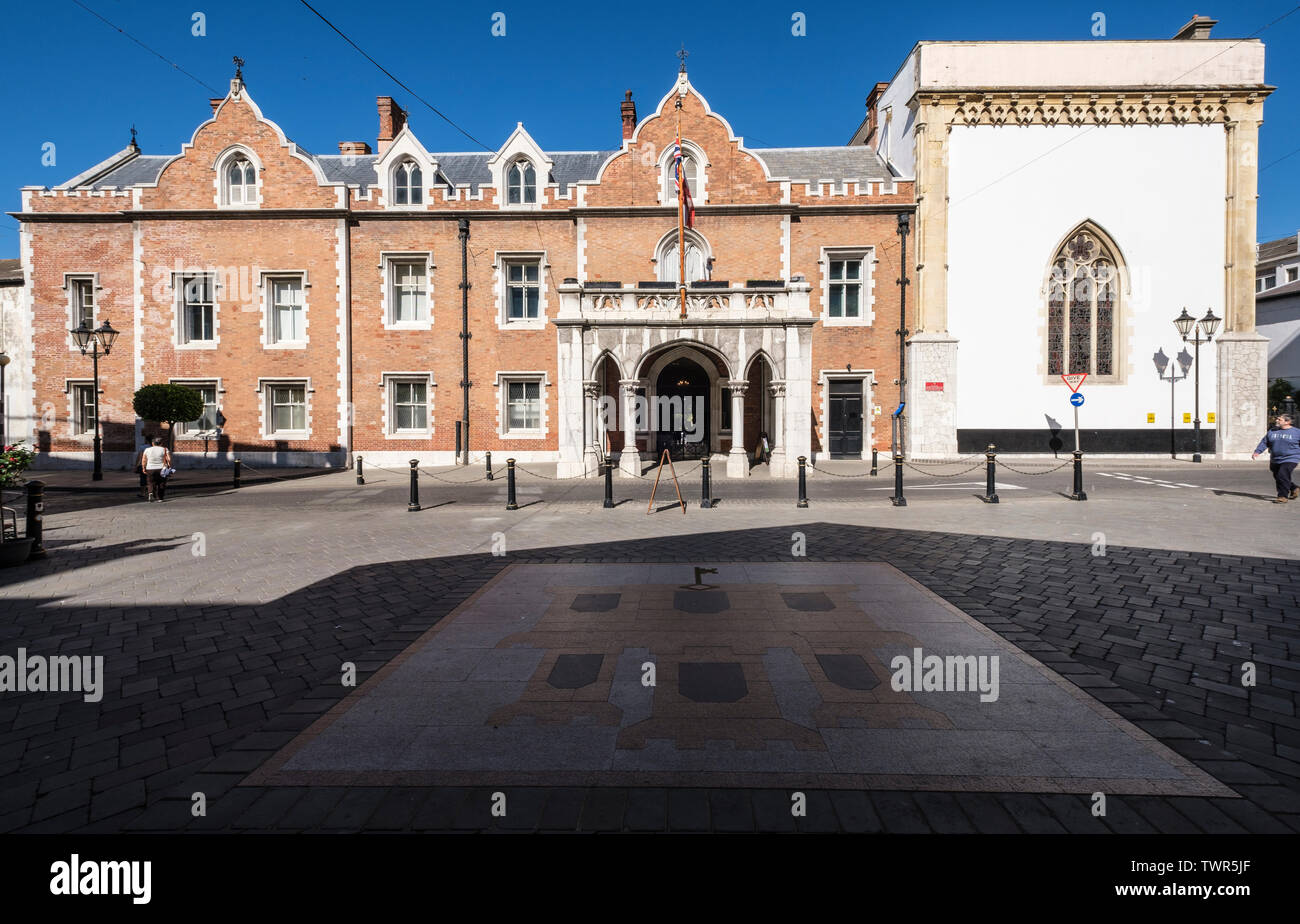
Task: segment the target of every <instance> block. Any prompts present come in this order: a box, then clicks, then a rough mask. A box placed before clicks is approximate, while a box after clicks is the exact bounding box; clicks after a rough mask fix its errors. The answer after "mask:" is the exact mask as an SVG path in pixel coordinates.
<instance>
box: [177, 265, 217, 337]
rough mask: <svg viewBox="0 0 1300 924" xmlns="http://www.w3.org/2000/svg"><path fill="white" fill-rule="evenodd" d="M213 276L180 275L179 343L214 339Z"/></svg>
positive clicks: (214, 304)
mask: <svg viewBox="0 0 1300 924" xmlns="http://www.w3.org/2000/svg"><path fill="white" fill-rule="evenodd" d="M213 283H214V281H213V277H212V276H210V275H207V274H204V275H201V276H182V277H181V294H180V297H181V343H203V342H210V341H212V340H214V339H215V336H216V335H215V331H216V302H215V301H214V299H213V290H214V284H213Z"/></svg>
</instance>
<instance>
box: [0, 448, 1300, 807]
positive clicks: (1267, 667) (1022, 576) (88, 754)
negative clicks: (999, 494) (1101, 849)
mask: <svg viewBox="0 0 1300 924" xmlns="http://www.w3.org/2000/svg"><path fill="white" fill-rule="evenodd" d="M1120 471H1125V470H1124V469H1120ZM1255 474H1256V475H1257V473H1255ZM334 477H335V476H324V477H322V478H319V479H309V482H310V483H298V484H273V485H266V486H261V487H255V488H249V489H244V490H242V491H241V492H239V493H238V494H235V493H222V494H216V495H201V494H198V493H195V494H192V495H190V496H183V495H178V496H177V498H176V499H175V500H173V501H169V502H168V503H167V504H165V505H161V506H160V505H153V506H150V505H146V504H134V505H118V506H112V507H105V508H92V509H82V510H76V511H69V512H65V513H60V512H58V508H57V504H56V506H55V507H54V508H53V511H52V512H51V514H50V516H49V517H48V521H47V533H46V545H47V547H48V548H49V549H50V555H49V557H48V558H47V559H45V560H44V561H41V562H38V563H33V564H30V565H27V566H23V567H21V568H11V569H7V570H5V571H0V613H2V614H3V615H2V616H0V654H6V655H13V654H14V653H15V651H16V649H17V648H19V647H24V648H26V649H27V650H28V651H29V652H30V653H33V654H54V653H62V654H89V655H103V656H104V657H105V661H106V665H105V672H106V676H107V680H106V691H105V694H104V697H103V700H102V701H101V702H98V703H87V702H84V701H82V698H81V697H80V696H79V695H78V694H5V695H4V697H3V699H0V780H3V782H2V783H0V787H2V790H0V830H5V831H16V830H20V831H43V832H69V831H85V832H90V831H99V832H107V831H177V830H186V831H191V830H192V831H246V830H253V831H258V830H286V831H299V830H311V831H355V830H428V829H451V830H480V829H486V828H502V829H508V830H575V829H576V830H623V829H626V830H686V831H689V830H717V831H730V830H755V829H758V830H790V829H801V830H845V831H880V830H883V831H890V832H907V831H942V832H956V831H982V832H1000V831H1006V832H1014V831H1024V832H1048V831H1080V832H1082V831H1118V832H1153V831H1159V832H1171V833H1183V832H1187V833H1195V832H1208V833H1230V832H1275V833H1290V832H1293V831H1296V830H1300V719H1298V718H1297V715H1296V704H1297V699H1298V698H1300V664H1297V658H1296V646H1297V635H1298V634H1300V629H1298V628H1297V616H1298V615H1300V599H1298V597H1300V588H1298V586H1297V582H1296V580H1295V570H1296V566H1295V562H1294V560H1293V558H1284V557H1281V556H1283V555H1287V556H1290V555H1292V554H1293V553H1292V552H1291V551H1290V550H1291V549H1293V547H1294V543H1293V541H1292V540H1291V538H1290V537H1291V536H1294V534H1295V530H1294V526H1293V524H1294V520H1292V519H1290V517H1292V516H1294V515H1295V514H1296V511H1295V510H1292V509H1290V507H1289V506H1288V507H1273V506H1271V505H1266V504H1260V503H1259V502H1257V501H1254V500H1250V499H1248V498H1245V497H1237V496H1231V495H1228V494H1226V493H1225V494H1223V495H1216V494H1215V493H1214V492H1212V491H1209V490H1206V491H1203V492H1192V491H1190V490H1186V491H1185V493H1184V492H1179V491H1174V490H1168V491H1165V490H1162V489H1160V488H1159V486H1154V485H1153V486H1151V487H1150V488H1149V489H1147V490H1146V492H1145V493H1143V492H1139V491H1137V490H1136V489H1131V490H1130V492H1129V493H1128V494H1126V495H1124V496H1123V497H1122V498H1117V499H1114V500H1107V499H1106V498H1105V496H1104V493H1103V495H1102V496H1099V497H1097V498H1095V499H1094V500H1093V501H1090V502H1089V503H1088V504H1072V503H1070V502H1068V501H1065V500H1063V499H1061V498H1059V497H1053V496H1050V495H1049V494H1048V493H1046V492H1044V493H1043V494H1042V495H1041V496H1038V497H1035V498H1028V497H1027V498H1026V499H1025V500H1024V501H1019V500H1017V501H1016V502H1012V501H1011V499H1010V498H1008V499H1007V500H1005V501H1004V503H1003V504H1002V505H1000V506H999V507H992V506H989V505H983V504H979V503H978V502H977V501H975V500H973V499H972V498H971V497H970V496H969V494H956V493H954V494H952V495H949V496H943V497H941V496H939V495H938V494H937V493H936V494H935V495H934V496H932V497H927V498H925V499H919V500H917V501H914V502H913V504H912V506H909V507H908V508H903V509H894V508H891V507H889V505H888V503H887V502H886V501H884V500H883V498H882V499H880V500H878V501H873V502H870V503H868V502H865V501H863V502H854V503H847V502H846V503H835V502H832V501H830V500H825V501H824V502H823V503H822V504H821V506H819V507H818V506H815V507H814V508H812V509H809V510H804V511H798V510H796V509H795V508H794V506H793V504H792V503H789V501H788V499H787V500H786V501H778V500H777V499H775V498H774V499H773V500H771V501H767V502H755V503H753V504H749V505H745V504H731V505H727V504H726V503H725V502H724V503H723V504H721V505H720V506H719V507H718V509H716V510H713V511H707V512H706V511H699V510H698V509H691V510H689V511H688V514H687V516H685V517H683V516H681V515H680V514H678V513H676V512H675V511H666V512H664V513H661V514H658V515H655V516H646V515H645V513H644V510H645V508H644V504H645V501H646V495H648V487H646V486H642V488H641V490H640V491H639V493H637V495H636V496H637V498H638V499H637V500H636V501H629V502H627V503H624V504H623V505H621V506H620V507H619V508H617V509H616V510H614V511H600V508H599V494H598V493H596V494H594V495H593V497H592V498H591V499H588V498H587V497H586V496H585V495H584V496H582V497H580V498H577V499H571V500H569V501H567V502H564V501H563V497H562V496H560V495H556V494H553V493H548V492H547V490H546V489H544V488H541V487H533V486H531V485H523V484H521V494H520V498H519V500H520V503H521V505H525V504H531V505H532V506H526V507H525V508H524V509H523V510H521V511H517V512H514V513H512V514H510V515H509V516H507V514H506V512H505V511H504V510H502V509H501V507H502V506H503V504H502V503H501V501H502V499H503V493H504V486H503V485H498V484H496V483H494V484H493V485H491V486H487V485H483V486H480V487H479V488H476V489H475V490H476V491H478V492H483V494H482V497H481V498H480V496H479V495H477V494H470V493H469V490H468V489H459V491H460V492H464V493H458V494H457V491H456V489H453V491H452V492H451V493H453V494H454V495H456V496H450V497H446V498H438V499H433V498H427V499H426V503H438V504H440V505H441V506H436V507H432V508H431V509H425V510H421V511H420V512H418V513H407V512H406V511H405V509H404V507H403V506H402V505H401V501H402V500H403V499H404V498H402V497H400V494H401V491H402V488H403V486H402V485H401V484H399V483H397V482H393V483H392V484H390V485H388V486H387V487H385V486H383V485H379V486H375V487H374V488H373V489H371V486H367V487H366V488H356V487H354V486H352V485H349V484H346V483H345V482H343V481H342V479H343V478H349V479H350V478H351V476H350V475H347V474H346V473H345V474H344V475H341V476H339V481H338V482H331V481H330V479H331V478H334ZM1160 477H1164V476H1160ZM1256 480H1257V479H1256ZM781 490H783V491H784V490H788V486H783V487H782V489H781ZM1224 490H1225V491H1226V490H1227V489H1224ZM525 491H535V492H536V493H535V494H531V495H530V494H528V493H525ZM489 492H491V493H489ZM495 492H501V493H500V496H499V495H498V494H497V493H495ZM629 493H630V492H629ZM1243 493H1244V492H1243ZM620 494H622V495H624V496H626V495H625V494H624V492H620ZM1148 495H1153V496H1154V495H1166V496H1161V497H1160V498H1159V500H1158V501H1156V500H1154V499H1150V498H1148ZM1168 496H1176V497H1178V498H1179V499H1178V500H1176V501H1171V500H1169V499H1168ZM547 498H555V499H556V501H555V502H551V501H550V500H547ZM536 501H542V502H541V503H536ZM489 503H490V506H489ZM697 503H698V502H697ZM638 508H639V509H638ZM1275 519H1276V522H1274V520H1275ZM882 523H885V524H888V525H881V524H882ZM1289 524H1290V525H1289ZM796 532H798V533H802V534H803V537H804V540H805V542H806V546H807V549H806V551H807V558H808V559H810V560H816V561H881V562H888V563H890V564H892V565H894V566H895V567H897V568H898V569H900V570H901V571H902V572H903V573H905V574H906V575H908V576H910V577H912V578H914V579H915V580H917V581H919V582H921V583H922V584H924V585H925V586H926V587H928V588H929V589H931V590H933V591H934V592H935V593H937V594H939V595H940V596H942V597H943V598H945V599H946V600H947V601H948V602H950V603H951V604H953V605H954V606H956V607H958V608H960V609H961V610H963V611H964V612H965V613H967V614H969V615H970V616H972V617H973V618H975V619H977V620H979V621H980V622H981V623H983V624H984V625H985V626H987V627H988V628H989V629H991V630H993V631H994V632H996V633H997V634H999V635H1000V636H1001V637H1002V638H1003V639H1005V640H1006V641H1008V642H1010V643H1012V644H1014V645H1017V646H1019V647H1020V648H1021V649H1022V650H1024V651H1025V652H1027V653H1029V654H1031V655H1032V656H1033V657H1035V658H1037V659H1038V660H1039V661H1041V662H1042V663H1043V664H1045V665H1047V666H1048V667H1050V668H1052V669H1053V670H1054V671H1056V672H1057V673H1059V674H1061V675H1062V676H1064V677H1066V678H1067V679H1068V680H1070V681H1071V682H1073V683H1074V684H1076V685H1077V686H1078V687H1079V688H1081V689H1083V690H1085V691H1086V692H1088V693H1089V694H1090V695H1092V696H1093V697H1095V698H1096V699H1097V700H1099V701H1101V702H1103V703H1105V704H1106V705H1108V706H1109V707H1111V708H1112V709H1114V710H1115V711H1116V712H1117V713H1118V714H1119V715H1120V716H1122V717H1123V718H1125V719H1127V720H1129V721H1131V722H1133V723H1134V724H1136V725H1137V726H1138V727H1139V728H1141V729H1143V730H1145V731H1147V732H1148V733H1150V734H1151V735H1153V736H1154V737H1155V738H1157V739H1158V740H1159V741H1160V742H1161V743H1163V744H1164V745H1166V746H1167V747H1169V748H1170V749H1172V750H1173V751H1175V752H1177V753H1178V754H1181V755H1183V756H1184V757H1186V758H1187V759H1189V760H1191V761H1192V762H1193V763H1194V764H1196V765H1197V766H1198V767H1200V768H1201V769H1202V770H1204V771H1206V772H1207V773H1209V774H1210V775H1211V776H1213V777H1215V778H1216V779H1217V780H1219V781H1221V782H1222V783H1224V784H1226V785H1227V786H1228V787H1230V788H1231V789H1232V790H1234V791H1235V792H1236V793H1238V794H1239V795H1240V797H1241V798H1198V797H1139V796H1123V797H1120V796H1111V797H1109V799H1108V805H1107V813H1106V815H1105V816H1104V817H1101V818H1097V817H1093V815H1092V812H1091V807H1092V800H1091V798H1090V794H1086V793H1081V794H1078V795H1066V794H1055V795H1053V794H1035V793H944V792H905V791H873V792H862V791H853V790H848V791H825V790H815V789H811V788H810V789H808V790H806V796H807V814H806V816H805V817H799V818H796V817H792V815H791V811H790V804H791V802H790V792H789V790H768V789H712V790H709V789H686V788H620V787H565V788H539V787H517V788H511V789H510V790H509V791H508V792H507V798H508V802H509V812H508V814H507V816H506V817H504V818H494V817H493V816H492V815H491V812H490V809H491V796H492V791H491V790H488V789H483V788H474V787H469V788H464V787H345V786H314V787H259V786H240V785H239V783H240V782H241V780H243V779H244V778H245V777H246V776H248V774H249V773H250V772H252V771H254V770H255V769H257V768H258V767H260V766H261V765H262V764H263V763H264V762H265V761H266V760H267V759H268V758H269V757H270V756H271V755H272V754H274V753H275V752H276V751H278V750H279V749H280V748H281V747H282V746H283V745H285V744H286V743H288V742H289V741H290V740H292V739H293V738H294V737H295V736H297V735H298V734H299V733H300V732H301V731H302V730H303V729H305V728H306V727H307V726H309V725H310V724H311V723H312V722H314V721H315V720H316V719H317V718H318V717H319V716H321V715H322V714H323V713H324V712H326V711H327V710H328V709H329V708H331V707H332V706H333V705H335V704H336V703H337V702H338V701H339V700H340V699H341V697H342V696H343V695H344V694H345V693H346V692H348V689H347V688H344V687H342V686H341V685H340V684H339V681H338V678H339V669H340V665H341V663H342V662H344V661H352V662H354V663H355V664H356V665H357V668H358V682H363V681H364V680H365V679H366V678H367V677H369V676H370V675H371V674H373V673H374V672H375V671H376V670H378V669H380V668H381V667H383V666H384V665H385V664H387V663H388V662H389V661H390V660H391V659H392V658H393V657H395V656H396V655H397V654H398V653H399V652H401V651H403V650H404V649H406V648H407V647H408V646H409V645H410V643H411V642H412V641H413V640H414V639H416V638H417V637H418V636H419V635H420V634H421V633H423V632H424V631H426V630H427V629H428V628H429V627H430V626H432V625H434V624H435V623H436V622H437V621H438V620H439V619H440V618H441V617H442V616H444V615H446V614H447V613H449V612H450V611H451V610H453V609H454V608H455V607H456V606H457V605H458V604H459V603H460V602H462V601H464V600H465V599H467V598H468V597H469V596H470V595H471V594H473V593H474V592H475V591H476V590H477V589H478V588H479V587H481V586H482V585H483V583H484V582H485V581H487V580H488V579H490V578H491V577H492V576H493V575H495V574H497V573H498V572H499V571H500V570H501V569H502V568H503V567H505V565H506V564H509V563H517V562H568V561H609V562H629V561H682V562H691V561H695V562H698V561H701V560H717V561H794V560H797V559H795V558H793V557H792V555H791V552H792V542H793V541H794V539H795V538H796V537H794V536H793V534H794V533H796ZM979 533H984V534H983V535H980V534H979ZM994 533H1005V534H1006V535H996V534H994ZM1098 533H1102V534H1103V535H1102V536H1101V538H1100V540H1099V539H1098V538H1097V534H1098ZM1216 534H1217V536H1218V541H1217V542H1215V536H1216ZM1053 536H1054V537H1059V538H1060V539H1062V540H1064V541H1054V540H1053V539H1051V538H1048V537H1053ZM1225 537H1226V538H1225ZM1098 542H1104V543H1105V544H1106V548H1105V549H1104V552H1105V554H1104V555H1095V554H1094V551H1098V550H1099V548H1098ZM494 544H496V545H497V546H502V545H504V548H505V551H506V552H507V554H506V555H504V556H494V555H492V554H490V550H491V548H492V546H493V545H494ZM1178 544H1182V545H1185V546H1187V547H1189V548H1191V549H1200V550H1199V551H1189V550H1185V549H1179V548H1169V546H1170V545H1175V546H1176V545H1178ZM1161 546H1164V547H1163V548H1162V547H1161ZM1216 547H1217V548H1219V549H1221V550H1224V549H1227V550H1230V551H1231V552H1233V553H1234V554H1222V553H1218V552H1215V551H1213V549H1214V548H1216ZM1284 550H1286V551H1284ZM198 552H202V553H203V554H196V553H198ZM1270 556H1271V557H1270ZM1246 661H1250V662H1252V663H1253V664H1254V665H1255V668H1256V670H1257V678H1256V679H1257V685H1256V686H1254V687H1243V686H1242V685H1241V684H1240V682H1239V681H1238V678H1239V676H1240V671H1241V665H1242V664H1243V662H1246ZM195 792H202V793H204V794H205V796H206V798H207V814H206V816H204V817H194V816H193V815H192V813H191V796H192V794H193V793H195Z"/></svg>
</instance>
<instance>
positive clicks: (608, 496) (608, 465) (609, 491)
mask: <svg viewBox="0 0 1300 924" xmlns="http://www.w3.org/2000/svg"><path fill="white" fill-rule="evenodd" d="M604 507H605V509H606V510H613V509H614V463H613V462H611V461H610V460H609V459H606V460H605V504H604Z"/></svg>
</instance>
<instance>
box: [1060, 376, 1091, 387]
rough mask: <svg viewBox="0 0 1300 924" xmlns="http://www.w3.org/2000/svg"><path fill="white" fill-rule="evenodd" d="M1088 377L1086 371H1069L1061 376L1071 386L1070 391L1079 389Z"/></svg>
mask: <svg viewBox="0 0 1300 924" xmlns="http://www.w3.org/2000/svg"><path fill="white" fill-rule="evenodd" d="M1087 377H1088V373H1086V372H1067V373H1066V374H1065V375H1063V376H1061V381H1062V382H1064V383H1065V384H1066V385H1069V386H1070V391H1078V390H1079V386H1080V385H1082V384H1083V380H1084V379H1086V378H1087Z"/></svg>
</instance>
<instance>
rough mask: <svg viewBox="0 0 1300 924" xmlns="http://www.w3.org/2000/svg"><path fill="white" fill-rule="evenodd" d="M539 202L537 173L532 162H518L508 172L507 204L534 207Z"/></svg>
mask: <svg viewBox="0 0 1300 924" xmlns="http://www.w3.org/2000/svg"><path fill="white" fill-rule="evenodd" d="M536 202H537V171H536V170H535V169H534V168H533V163H532V161H530V160H517V161H515V162H514V163H513V164H511V165H510V169H509V170H507V171H506V204H508V205H533V204H535V203H536Z"/></svg>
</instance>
